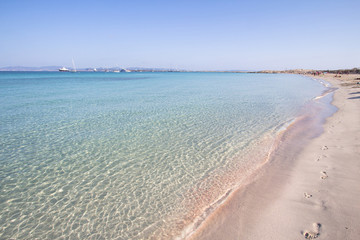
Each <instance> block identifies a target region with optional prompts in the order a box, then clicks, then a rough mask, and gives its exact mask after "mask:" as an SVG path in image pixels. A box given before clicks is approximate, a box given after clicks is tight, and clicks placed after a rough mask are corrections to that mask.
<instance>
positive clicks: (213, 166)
mask: <svg viewBox="0 0 360 240" xmlns="http://www.w3.org/2000/svg"><path fill="white" fill-rule="evenodd" d="M323 90H324V87H323V86H322V85H321V84H319V83H318V82H316V81H313V80H311V79H309V78H305V77H301V76H298V75H280V74H274V75H272V74H238V73H60V72H59V73H58V72H54V73H46V72H13V73H9V72H8V73H7V72H0V124H1V125H0V211H1V216H0V239H9V238H14V239H29V238H32V239H35V238H38V239H55V238H61V237H62V238H72V239H140V238H160V239H161V238H165V239H168V238H173V237H175V236H179V234H181V232H182V231H183V229H184V228H185V227H187V226H188V225H189V224H191V223H192V222H194V221H195V219H196V218H197V217H198V216H200V215H202V214H203V212H204V211H206V210H208V209H209V206H210V205H211V204H212V203H214V202H215V201H216V200H218V199H219V197H221V196H223V195H224V194H225V193H226V192H227V191H228V190H229V189H231V188H233V187H234V186H237V185H238V184H240V183H241V180H242V179H243V177H244V176H246V175H247V174H249V173H251V171H252V170H253V169H254V168H256V167H257V166H258V165H259V164H261V162H263V161H264V158H265V156H266V154H267V152H268V151H269V150H270V149H271V142H272V140H273V138H274V137H275V136H276V133H277V131H278V130H279V129H280V128H281V126H283V125H284V124H286V123H288V122H289V121H291V120H293V119H294V118H295V117H296V116H297V115H298V114H299V112H300V110H301V108H302V106H304V104H305V103H307V102H308V101H310V100H311V99H313V98H314V97H315V96H318V95H320V94H321V92H322V91H323ZM203 216H204V215H203Z"/></svg>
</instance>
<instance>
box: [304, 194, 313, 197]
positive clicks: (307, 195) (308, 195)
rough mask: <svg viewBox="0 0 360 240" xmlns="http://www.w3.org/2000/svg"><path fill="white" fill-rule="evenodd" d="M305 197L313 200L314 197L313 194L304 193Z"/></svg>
mask: <svg viewBox="0 0 360 240" xmlns="http://www.w3.org/2000/svg"><path fill="white" fill-rule="evenodd" d="M304 197H305V198H311V197H312V195H311V194H308V193H304Z"/></svg>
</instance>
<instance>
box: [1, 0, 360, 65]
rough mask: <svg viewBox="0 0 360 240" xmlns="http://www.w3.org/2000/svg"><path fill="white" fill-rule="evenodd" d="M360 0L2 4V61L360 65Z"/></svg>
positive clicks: (7, 1) (13, 1) (24, 1)
mask: <svg viewBox="0 0 360 240" xmlns="http://www.w3.org/2000/svg"><path fill="white" fill-rule="evenodd" d="M359 9H360V1H359V0H341V1H340V0H337V1H333V0H327V1H324V0H311V1H309V0H302V1H293V0H287V1H278V0H273V1H269V0H252V1H235V0H228V1H227V0H221V1H220V0H218V1H214V0H207V1H205V0H191V1H189V0H181V1H179V0H177V1H175V0H167V1H157V0H153V1H149V0H129V1H121V0H120V1H119V0H118V1H110V0H104V1H90V0H89V1H81V0H78V1H74V0H71V1H67V0H62V1H49V0H46V1H40V0H39V1H37V0H32V1H27V0H21V1H20V0H1V1H0V67H5V66H27V67H38V66H69V67H71V66H72V59H74V60H75V63H76V66H77V67H78V68H84V67H125V68H126V67H161V68H178V69H187V70H265V69H274V70H285V69H295V68H305V69H309V68H312V69H340V68H353V67H360V14H359Z"/></svg>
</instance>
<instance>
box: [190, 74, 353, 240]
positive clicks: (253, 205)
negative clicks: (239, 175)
mask: <svg viewBox="0 0 360 240" xmlns="http://www.w3.org/2000/svg"><path fill="white" fill-rule="evenodd" d="M309 77H312V78H320V79H324V80H325V81H327V82H329V83H331V85H332V88H333V90H334V92H333V93H329V94H331V95H332V94H333V101H332V104H333V105H334V106H336V108H337V111H336V113H334V114H333V115H332V116H330V117H328V118H327V119H326V121H325V123H324V124H323V130H322V132H319V133H315V134H314V136H312V135H311V132H312V131H313V129H311V126H310V128H305V129H302V126H308V127H309V124H306V123H305V124H304V125H301V123H298V124H295V126H294V127H293V129H291V126H290V129H289V130H288V133H287V136H286V134H285V135H284V136H283V137H282V140H281V141H280V144H279V147H278V149H277V151H276V152H275V153H274V154H273V155H272V157H271V159H270V160H269V161H268V162H267V163H266V164H265V166H264V167H262V168H261V169H260V170H259V171H258V172H257V173H256V174H254V176H252V178H250V179H249V181H248V183H247V185H245V186H242V187H241V188H239V189H237V190H236V191H234V192H233V193H232V194H231V195H230V196H229V198H228V200H227V201H226V202H225V203H224V204H223V205H222V206H221V207H219V208H218V209H217V210H216V211H214V213H213V214H212V215H211V216H209V217H208V218H207V220H206V221H205V222H204V223H203V224H202V225H201V226H200V227H199V228H198V230H197V231H196V232H195V233H194V234H192V235H191V237H190V239H314V238H317V239H359V238H360V227H359V226H360V205H359V204H358V201H359V199H360V188H359V182H360V174H359V173H360V158H359V156H360V145H359V137H360V113H359V111H360V88H359V85H358V84H357V82H359V80H358V79H357V78H359V77H360V76H359V75H355V74H349V75H341V77H335V74H325V75H321V76H309ZM310 125H311V124H310ZM306 139H308V140H306Z"/></svg>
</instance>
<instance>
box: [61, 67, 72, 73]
mask: <svg viewBox="0 0 360 240" xmlns="http://www.w3.org/2000/svg"><path fill="white" fill-rule="evenodd" d="M59 71H60V72H70V70H69V69H67V68H66V67H62V68H59Z"/></svg>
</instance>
